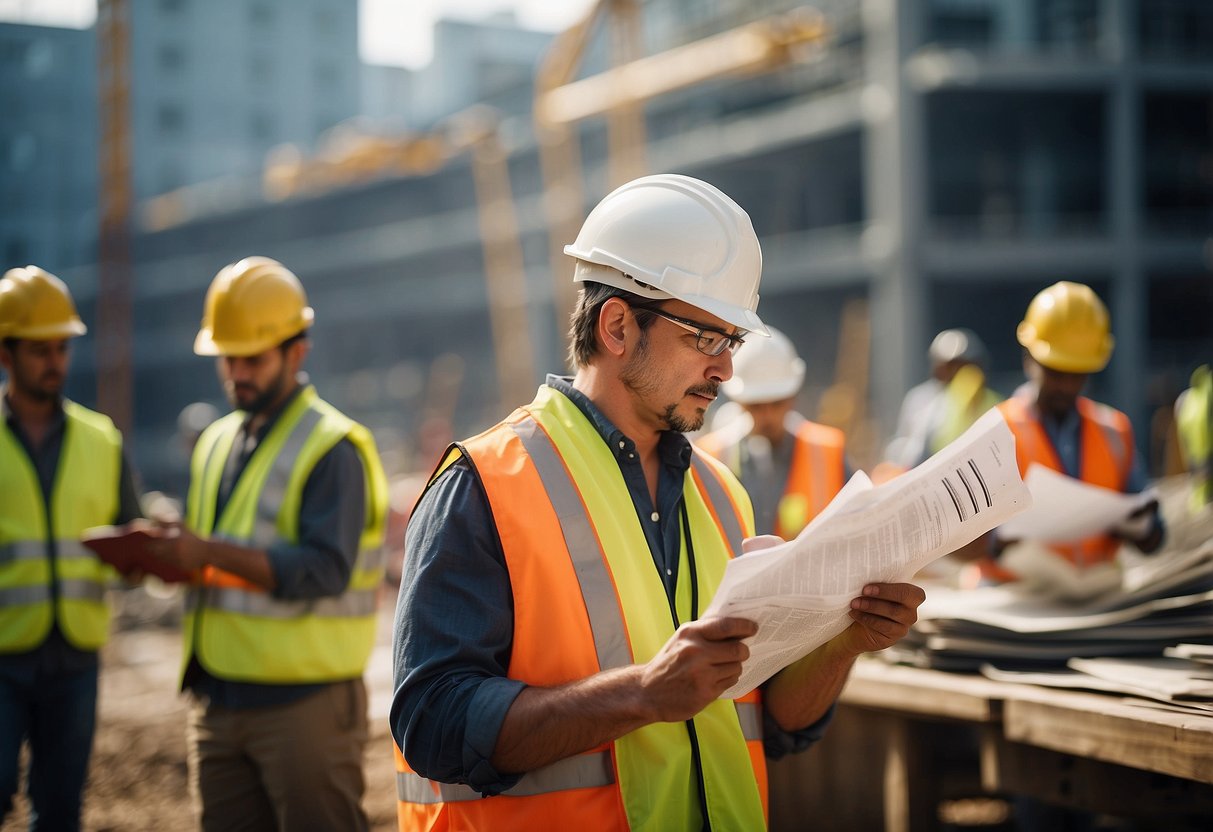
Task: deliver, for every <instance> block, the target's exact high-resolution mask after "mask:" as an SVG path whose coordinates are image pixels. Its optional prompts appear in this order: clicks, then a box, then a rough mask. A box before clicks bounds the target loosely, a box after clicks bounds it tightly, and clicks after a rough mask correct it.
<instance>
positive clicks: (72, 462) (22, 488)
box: [0, 401, 122, 653]
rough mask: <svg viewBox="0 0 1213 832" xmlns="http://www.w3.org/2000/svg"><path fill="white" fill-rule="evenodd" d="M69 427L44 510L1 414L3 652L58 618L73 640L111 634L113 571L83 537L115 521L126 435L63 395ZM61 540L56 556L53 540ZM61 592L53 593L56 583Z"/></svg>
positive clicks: (25, 644) (91, 643) (89, 643)
mask: <svg viewBox="0 0 1213 832" xmlns="http://www.w3.org/2000/svg"><path fill="white" fill-rule="evenodd" d="M63 411H64V415H65V416H66V418H67V425H66V427H65V429H64V438H63V450H62V452H61V455H60V457H59V468H58V471H57V472H56V474H55V487H54V491H53V492H52V493H51V498H50V508H51V512H50V513H51V517H50V518H48V517H47V516H46V509H45V507H44V505H43V500H42V486H41V485H40V484H39V482H38V474H37V472H36V471H35V470H34V467H33V465H32V464H31V463H30V459H29V455H28V454H26V452H25V449H24V448H22V447H21V444H20V440H18V439H17V437H16V436H14V435H13V432H12V431H11V430H9V427H8V425H7V424H6V423H5V422H4V421H3V420H0V599H3V601H2V602H0V652H3V653H17V652H23V651H25V650H31V649H33V648H34V647H37V646H38V645H39V644H41V643H42V640H43V639H45V638H46V635H47V633H49V632H50V628H51V622H52V621H57V622H58V625H59V629H60V631H62V633H63V635H64V637H65V638H66V639H67V640H68V642H69V643H70V644H72V645H73V646H74V647H76V648H78V649H80V650H96V649H98V648H99V647H101V645H103V644H105V642H106V640H107V639H108V638H109V621H110V615H109V606H108V605H107V604H106V603H105V589H106V584H107V583H108V582H109V581H110V580H112V579H113V578H114V577H115V573H114V571H113V570H112V569H111V568H110V567H109V566H107V565H106V564H104V563H102V562H101V560H100V559H98V558H97V556H96V555H95V554H93V553H92V552H91V551H90V550H89V549H87V548H86V547H85V546H84V544H82V543H81V542H80V536H81V534H82V533H83V532H84V530H85V529H88V528H90V527H92V526H102V525H105V524H107V523H112V522H113V521H114V517H115V515H117V513H118V492H119V482H120V481H121V477H122V436H121V434H120V433H119V432H118V429H117V428H115V427H114V423H113V422H111V421H110V419H109V417H108V416H104V415H102V414H100V413H95V412H94V411H92V410H89V409H88V408H86V407H82V406H81V405H78V404H76V403H75V402H72V401H64V403H63ZM51 540H54V541H55V549H56V555H55V558H54V560H53V561H52V560H51V557H50V551H49V542H50V541H51ZM56 585H57V590H54V595H55V597H54V598H52V594H53V590H52V587H54V586H56Z"/></svg>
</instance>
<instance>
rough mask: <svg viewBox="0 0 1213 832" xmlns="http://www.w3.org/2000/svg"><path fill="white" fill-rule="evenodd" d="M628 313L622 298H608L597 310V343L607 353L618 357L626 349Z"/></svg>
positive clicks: (629, 310) (628, 310) (629, 311)
mask: <svg viewBox="0 0 1213 832" xmlns="http://www.w3.org/2000/svg"><path fill="white" fill-rule="evenodd" d="M630 313H631V309H630V308H629V307H628V304H627V302H626V301H625V300H623V298H608V299H607V300H606V302H605V303H603V304H602V308H600V309H599V310H598V326H597V334H598V343H599V344H601V345H602V349H603V350H604V351H605V352H606V353H607V354H609V355H613V356H616V357H620V356H622V355H623V353H624V352H625V350H626V349H627V330H628V319H629V318H630V317H631V314H630Z"/></svg>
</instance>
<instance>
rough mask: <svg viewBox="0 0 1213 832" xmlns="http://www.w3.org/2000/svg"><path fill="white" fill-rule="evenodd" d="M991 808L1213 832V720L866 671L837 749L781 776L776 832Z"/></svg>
mask: <svg viewBox="0 0 1213 832" xmlns="http://www.w3.org/2000/svg"><path fill="white" fill-rule="evenodd" d="M980 794H990V795H1004V796H1009V795H1027V796H1032V797H1035V798H1038V799H1040V800H1044V801H1046V802H1049V803H1053V804H1057V805H1063V806H1070V807H1075V808H1081V809H1086V810H1089V811H1094V812H1098V813H1103V814H1111V815H1117V816H1123V817H1133V818H1146V819H1150V820H1154V821H1158V822H1160V823H1165V824H1166V828H1168V829H1186V828H1192V829H1200V828H1203V829H1213V717H1204V716H1191V715H1187V714H1180V713H1175V712H1170V711H1164V710H1159V709H1156V708H1151V707H1148V706H1146V705H1142V704H1134V703H1133V702H1132V701H1130V700H1124V699H1121V698H1119V697H1116V696H1111V695H1103V694H1092V693H1085V692H1079V691H1069V690H1057V689H1049V688H1040V687H1034V686H1030V685H1019V684H1014V683H1004V682H994V681H992V680H988V679H984V678H982V677H979V676H970V675H964V674H953V673H942V672H939V671H932V670H921V669H917V668H909V667H895V666H890V665H886V664H884V663H882V662H879V661H875V660H870V661H862V662H860V663H859V664H858V665H857V666H856V668H855V671H854V673H853V674H852V677H851V681H850V682H849V683H848V685H847V688H846V690H845V691H844V692H843V695H842V697H841V699H840V700H839V705H838V711H837V714H836V716H835V721H834V724H832V725H831V726H830V730H829V732H828V733H827V735H826V738H825V739H824V740H823V741H822V742H821V743H820V744H818V745H817V746H816V747H814V749H813V750H811V751H810V752H808V753H806V754H799V755H795V756H794V757H791V758H786V759H785V760H783V761H780V762H778V763H775V764H773V765H772V766H771V826H772V828H773V829H776V830H780V829H788V830H792V829H803V828H805V827H806V824H807V825H809V826H813V825H814V824H815V823H816V828H821V829H844V830H852V829H853V830H866V829H872V830H880V829H884V830H888V832H914V831H916V830H928V829H937V828H939V820H938V809H939V805H940V802H941V801H943V800H946V799H949V798H954V797H958V796H975V795H980ZM814 819H818V820H816V821H815V820H814Z"/></svg>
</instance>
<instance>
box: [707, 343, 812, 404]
mask: <svg viewBox="0 0 1213 832" xmlns="http://www.w3.org/2000/svg"><path fill="white" fill-rule="evenodd" d="M770 334H771V337H770V338H759V339H754V340H751V341H746V342H745V344H743V345H742V347H741V349H739V350H737V353H736V354H735V355H734V356H733V377H732V378H730V379H729V380H728V381H726V382H725V383H724V384H722V385H721V389H722V390H724V392H725V395H727V396H728V397H729V398H730V399H732V400H733V401H735V402H737V403H739V404H762V403H763V402H778V401H782V400H784V399H790V398H792V396H795V395H796V393H797V392H798V391H799V390H800V385H802V384H803V383H804V361H802V360H801V358H800V356H798V355H797V354H796V348H795V347H794V346H792V342H791V341H789V340H788V336H786V335H784V334H783V333H782V332H780V331H779V330H777V329H775V328H773V327H772V328H770Z"/></svg>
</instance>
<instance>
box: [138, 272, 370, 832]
mask: <svg viewBox="0 0 1213 832" xmlns="http://www.w3.org/2000/svg"><path fill="white" fill-rule="evenodd" d="M312 318H313V313H312V309H311V308H310V307H309V306H308V305H307V299H306V297H305V295H304V292H303V287H302V286H301V285H300V284H299V281H298V279H297V278H296V277H295V275H294V274H292V273H291V272H290V271H288V270H287V269H286V268H285V267H284V266H283V265H282V264H281V263H278V262H276V261H274V260H270V259H269V258H265V257H248V258H245V259H244V260H241V261H239V262H237V263H233V264H231V265H229V266H227V267H225V268H224V269H223V270H222V271H220V272H219V274H218V275H217V276H216V277H215V279H214V281H213V282H212V283H211V286H210V289H209V291H208V292H207V296H206V307H205V312H204V314H203V318H202V328H201V331H200V332H199V333H198V336H197V338H196V340H195V341H194V352H195V353H197V354H198V355H214V356H218V371H219V376H220V378H221V380H222V382H223V387H224V390H225V392H226V393H227V396H228V399H229V400H230V401H231V403H232V405H233V407H235V410H234V411H233V412H232V413H229V414H228V415H226V416H224V417H222V418H220V419H219V420H218V421H216V422H215V423H214V424H212V425H211V426H210V427H208V428H207V429H206V430H205V431H204V432H203V434H202V436H201V437H200V438H199V440H198V442H197V444H196V446H195V448H194V455H193V461H192V463H191V472H190V488H189V494H188V497H187V500H186V521H185V525H184V527H169V528H165V529H163V530H162V532H161V536H162V539H161V540H160V541H159V542H158V543H157V544H156V549H157V552H156V553H157V554H158V555H159V556H160V557H162V558H163V559H165V560H166V561H168V562H170V563H172V564H174V565H176V566H178V567H181V568H184V569H186V570H192V571H196V573H197V575H198V578H197V583H196V585H195V586H193V587H192V588H191V590H190V593H189V596H188V598H187V602H186V618H185V623H184V629H185V672H184V676H183V680H182V687H183V689H184V690H186V691H188V692H189V693H190V694H191V697H192V703H191V708H190V724H189V770H190V788H191V791H192V793H193V795H194V798H195V802H196V804H197V806H198V808H199V811H200V814H201V825H202V828H203V829H206V830H227V829H236V828H240V829H281V830H295V829H349V830H356V829H365V828H366V827H367V820H366V817H365V815H364V813H363V810H362V808H361V800H362V793H363V776H362V753H363V746H364V744H365V741H366V731H367V727H366V705H367V702H366V688H365V686H364V684H363V680H362V674H363V671H364V669H365V667H366V663H367V659H368V657H369V655H370V652H371V647H372V645H373V642H374V638H375V607H376V594H377V590H378V587H379V584H380V582H381V580H382V576H383V560H382V545H383V530H384V522H385V516H386V509H387V506H386V500H387V497H386V489H387V484H386V478H385V477H384V474H383V470H382V468H381V467H380V462H379V457H378V454H377V452H376V449H375V443H374V441H373V439H372V438H371V434H370V432H369V431H368V430H367V429H366V428H364V427H363V426H361V425H359V424H357V423H355V422H354V421H352V420H351V419H349V418H348V417H346V416H344V415H343V414H341V413H340V412H338V411H337V410H336V409H335V408H334V407H333V406H332V405H330V404H328V403H327V402H325V401H323V400H322V399H320V397H319V396H318V395H317V393H316V390H315V388H313V387H311V386H310V385H307V384H306V383H305V382H304V381H303V380H302V379H301V378H300V372H301V369H302V367H303V362H304V359H305V358H306V356H307V354H308V350H309V341H308V337H307V330H308V328H309V327H310V326H311V325H312Z"/></svg>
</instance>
